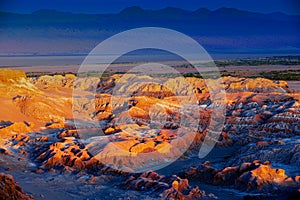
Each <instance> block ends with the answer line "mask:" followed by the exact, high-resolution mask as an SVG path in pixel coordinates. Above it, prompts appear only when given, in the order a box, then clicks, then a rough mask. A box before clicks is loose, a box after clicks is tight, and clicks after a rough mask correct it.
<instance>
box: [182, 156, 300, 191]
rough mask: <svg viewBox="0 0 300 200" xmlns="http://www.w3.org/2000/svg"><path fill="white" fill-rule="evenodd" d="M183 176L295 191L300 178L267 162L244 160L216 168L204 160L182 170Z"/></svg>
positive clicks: (250, 188)
mask: <svg viewBox="0 0 300 200" xmlns="http://www.w3.org/2000/svg"><path fill="white" fill-rule="evenodd" d="M184 177H187V178H191V179H193V180H200V181H202V182H205V183H208V184H213V185H228V186H234V187H235V188H238V189H240V190H246V191H255V192H258V191H261V190H263V191H277V190H280V191H281V192H282V191H289V192H291V191H297V188H299V186H300V185H299V184H300V182H299V181H300V179H299V177H298V176H296V177H288V176H287V175H286V174H285V171H284V170H283V169H274V168H272V167H271V166H270V163H269V162H265V163H261V162H260V161H254V162H252V163H249V162H245V163H242V164H241V165H239V166H232V167H225V168H223V169H222V170H218V169H217V168H214V167H212V166H210V163H208V162H206V163H204V164H201V165H199V166H197V167H192V168H189V169H187V170H186V171H184Z"/></svg>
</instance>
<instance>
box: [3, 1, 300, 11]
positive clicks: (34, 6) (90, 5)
mask: <svg viewBox="0 0 300 200" xmlns="http://www.w3.org/2000/svg"><path fill="white" fill-rule="evenodd" d="M129 6H140V7H142V8H145V9H160V8H165V7H168V6H172V7H179V8H183V9H188V10H196V9H197V8H200V7H204V8H208V9H217V8H220V7H231V8H238V9H242V10H248V11H255V12H263V13H270V12H278V11H280V12H284V13H288V14H300V0H0V10H1V11H11V12H19V13H30V12H33V11H36V10H39V9H55V10H59V11H69V12H77V13H78V12H81V13H116V12H119V11H120V10H122V9H124V8H126V7H129Z"/></svg>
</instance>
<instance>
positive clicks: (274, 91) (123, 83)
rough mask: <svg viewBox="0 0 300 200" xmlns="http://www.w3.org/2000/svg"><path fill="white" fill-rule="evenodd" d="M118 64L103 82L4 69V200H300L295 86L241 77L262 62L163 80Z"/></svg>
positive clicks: (0, 73)
mask: <svg viewBox="0 0 300 200" xmlns="http://www.w3.org/2000/svg"><path fill="white" fill-rule="evenodd" d="M57 68H58V67H57ZM121 68H122V69H123V70H125V69H126V67H124V66H121V67H120V68H118V67H116V68H112V69H113V70H112V71H110V73H109V74H107V75H106V76H105V77H104V78H101V79H100V78H99V77H97V76H94V75H91V76H84V77H80V76H76V75H75V74H72V73H65V72H66V71H65V72H64V73H63V74H62V75H54V74H50V75H42V74H41V72H42V70H41V68H39V67H36V68H30V67H28V68H26V67H22V68H20V67H18V68H17V67H16V68H14V69H7V68H3V69H0V94H1V99H0V101H1V102H0V121H1V122H0V148H1V149H0V172H1V174H0V185H2V186H1V188H0V199H8V198H10V197H12V198H13V199H54V198H55V199H71V198H72V199H225V200H226V199H245V200H248V199H282V200H289V199H295V200H296V199H299V198H300V170H299V169H300V151H299V150H300V90H297V88H299V82H297V81H284V80H270V79H266V78H259V77H253V78H250V77H243V76H244V75H245V74H247V75H249V74H248V72H249V71H250V72H251V73H256V72H257V71H259V70H260V72H261V69H264V70H263V71H264V72H269V71H273V70H274V67H267V66H266V67H260V68H259V69H258V67H255V66H250V67H249V68H248V69H247V68H246V69H245V68H244V69H243V70H240V72H239V76H236V77H233V76H229V75H227V76H225V75H224V76H222V77H221V78H218V79H213V78H212V79H209V80H204V79H202V78H200V77H186V78H182V77H160V78H162V79H163V81H164V84H159V82H157V83H155V79H156V77H155V76H150V75H139V74H122V73H118V74H116V73H115V72H120V69H121ZM275 68H276V67H275ZM239 69H240V68H238V67H237V66H229V67H225V68H224V70H226V72H237V71H239ZM52 70H54V71H56V70H55V68H52ZM76 70H77V69H76V67H70V68H68V69H67V71H68V72H74V71H76ZM114 70H115V71H114ZM182 70H183V71H184V72H186V73H192V72H193V71H189V70H188V69H186V68H183V69H182ZM186 70H187V71H186ZM220 70H222V69H220ZM288 70H299V66H289V67H288ZM247 71H248V72H247ZM48 74H49V72H48ZM136 83H148V84H142V85H137V84H136ZM208 83H209V84H211V85H214V84H217V83H218V84H221V85H222V89H223V90H224V91H225V98H218V97H219V96H218V95H219V94H218V93H217V94H213V93H212V92H211V91H210V89H209V87H208V86H207V84H208ZM213 95H215V96H214V97H213ZM191 96H192V97H193V98H190V97H191ZM223 118H224V123H223V124H222V130H221V132H220V134H219V135H217V137H216V138H212V139H213V141H214V143H213V144H212V146H213V147H214V148H213V149H212V151H210V153H209V154H208V155H207V156H205V157H204V158H199V157H198V153H199V150H201V148H204V147H203V144H204V143H205V141H206V139H207V138H209V137H210V127H211V124H212V125H213V126H214V123H216V124H215V126H217V124H218V121H222V119H223ZM195 119H196V120H195ZM195 127H196V128H195ZM16 182H17V183H16Z"/></svg>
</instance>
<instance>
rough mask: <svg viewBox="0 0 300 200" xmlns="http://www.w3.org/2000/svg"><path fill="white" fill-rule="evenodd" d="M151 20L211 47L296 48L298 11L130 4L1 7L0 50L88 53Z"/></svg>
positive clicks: (299, 43) (298, 42) (298, 46)
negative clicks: (84, 10) (102, 10)
mask: <svg viewBox="0 0 300 200" xmlns="http://www.w3.org/2000/svg"><path fill="white" fill-rule="evenodd" d="M145 26H155V27H164V28H170V29H174V30H177V31H180V32H182V33H185V34H187V35H189V36H191V37H193V38H194V39H196V40H197V41H198V42H199V43H200V44H202V45H203V46H204V47H205V48H207V49H208V50H211V51H220V52H222V51H224V52H227V51H232V52H234V51H236V52H239V51H253V52H255V51H269V50H272V51H291V52H293V51H299V49H300V38H299V35H300V29H299V27H300V16H299V15H286V14H284V13H270V14H262V13H255V12H248V11H242V10H237V9H233V8H220V9H217V10H214V11H210V10H208V9H205V8H200V9H198V10H195V11H187V10H183V9H180V8H173V7H167V8H164V9H160V10H144V9H142V8H140V7H129V8H126V9H124V10H123V11H121V12H120V13H117V14H78V13H68V12H59V11H55V10H38V11H36V12H33V13H31V14H16V13H8V12H0V45H1V46H2V47H3V48H1V50H0V53H12V52H14V53H43V54H45V53H87V52H89V51H90V50H91V49H92V48H93V47H94V46H95V45H97V44H98V43H99V42H101V41H102V40H104V39H105V38H107V37H109V36H112V35H113V34H115V33H118V32H120V31H123V30H127V29H131V28H137V27H145Z"/></svg>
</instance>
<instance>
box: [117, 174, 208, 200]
mask: <svg viewBox="0 0 300 200" xmlns="http://www.w3.org/2000/svg"><path fill="white" fill-rule="evenodd" d="M121 188H123V189H130V190H139V191H151V192H153V193H158V194H160V196H161V197H163V198H164V199H180V200H184V199H187V200H192V199H194V198H198V197H200V196H205V192H203V191H200V190H199V188H198V187H197V186H196V187H194V188H191V187H190V185H189V183H188V180H187V179H181V178H179V177H178V176H175V175H174V176H171V177H166V176H161V175H159V174H157V173H155V172H152V171H147V172H145V173H143V174H140V175H134V176H130V177H129V178H128V179H127V180H126V181H125V182H124V183H122V184H121Z"/></svg>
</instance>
